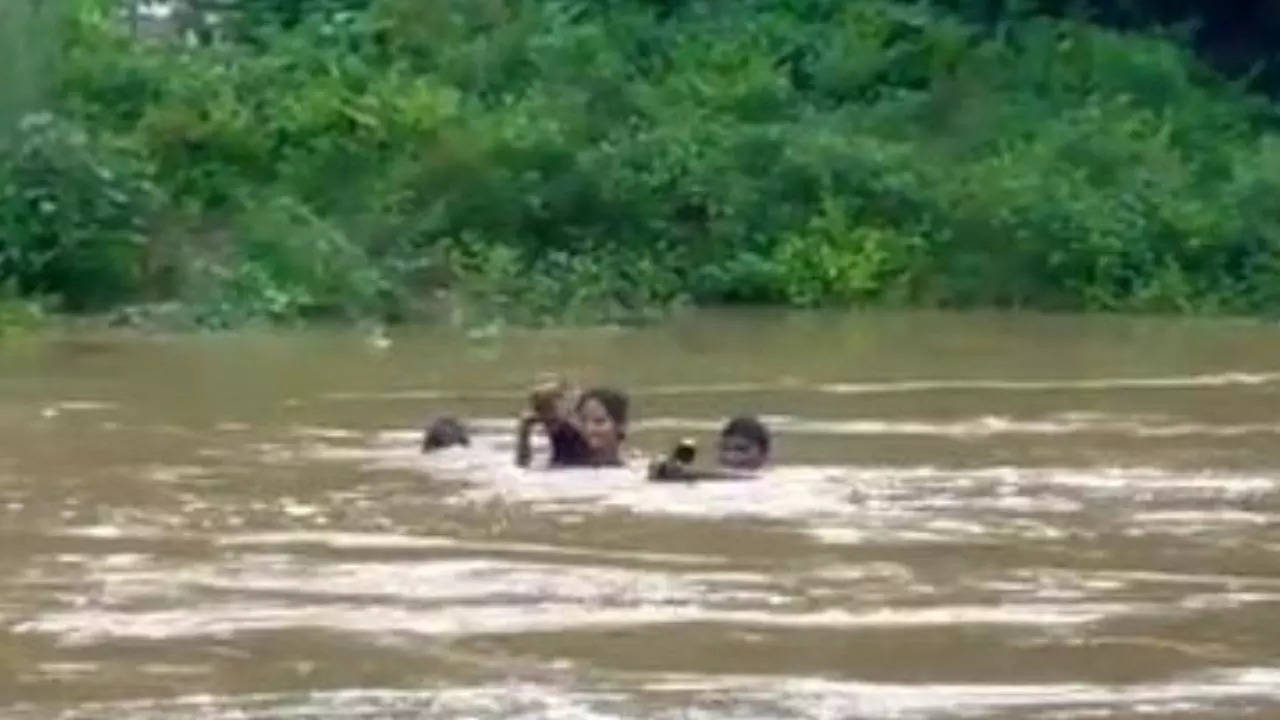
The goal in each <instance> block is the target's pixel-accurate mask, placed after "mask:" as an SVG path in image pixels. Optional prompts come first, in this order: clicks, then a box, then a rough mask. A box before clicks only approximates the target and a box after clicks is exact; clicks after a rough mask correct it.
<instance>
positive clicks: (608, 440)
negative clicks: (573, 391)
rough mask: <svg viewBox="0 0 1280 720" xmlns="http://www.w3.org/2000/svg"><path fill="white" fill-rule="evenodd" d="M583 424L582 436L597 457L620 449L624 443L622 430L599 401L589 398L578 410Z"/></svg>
mask: <svg viewBox="0 0 1280 720" xmlns="http://www.w3.org/2000/svg"><path fill="white" fill-rule="evenodd" d="M578 415H579V420H580V421H581V423H582V435H583V437H584V438H586V440H587V445H588V446H589V447H590V448H591V450H592V451H593V452H595V453H596V455H601V454H607V453H610V452H613V451H616V450H617V449H618V444H619V443H620V442H621V441H622V432H621V428H619V427H618V424H617V423H616V422H614V421H613V418H611V417H609V412H608V411H607V410H605V409H604V405H601V404H600V401H599V400H596V399H595V398H589V399H588V400H586V401H585V402H583V403H582V407H580V408H579V409H578Z"/></svg>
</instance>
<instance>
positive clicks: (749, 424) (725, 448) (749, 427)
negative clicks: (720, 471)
mask: <svg viewBox="0 0 1280 720" xmlns="http://www.w3.org/2000/svg"><path fill="white" fill-rule="evenodd" d="M768 460H769V430H768V429H767V428H765V426H764V423H762V422H760V421H759V420H757V419H755V418H753V417H748V416H742V417H736V418H734V419H732V420H730V421H729V423H728V424H727V425H725V426H724V430H722V431H721V432H720V464H721V465H723V466H725V467H728V468H734V469H739V470H757V469H759V468H760V467H761V466H763V465H764V464H765V462H767V461H768Z"/></svg>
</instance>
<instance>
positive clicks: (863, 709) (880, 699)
mask: <svg viewBox="0 0 1280 720" xmlns="http://www.w3.org/2000/svg"><path fill="white" fill-rule="evenodd" d="M1241 703H1247V704H1249V705H1251V706H1253V707H1254V709H1257V710H1262V711H1265V709H1266V708H1272V709H1280V672H1277V671H1276V670H1275V669H1273V668H1229V669H1227V668H1224V669H1216V670H1208V671H1202V672H1198V673H1193V674H1189V675H1185V676H1181V677H1176V678H1172V679H1170V680H1168V681H1164V682H1149V683H1137V684H1125V685H1095V684H1087V683H1029V684H979V683H974V684H947V683H927V682H922V683H875V682H861V681H856V680H836V679H826V678H812V677H785V676H784V677H778V676H708V675H676V674H653V675H613V676H605V677H604V678H602V679H601V680H600V681H598V682H597V683H596V684H595V685H594V686H582V685H580V684H577V683H574V682H572V681H565V682H562V683H557V684H551V683H545V682H543V683H538V682H528V681H506V682H492V683H480V684H469V685H455V686H451V687H430V688H424V689H413V690H405V689H389V688H359V689H345V690H326V691H314V692H303V693H297V692H294V693H260V694H243V695H231V696H215V695H207V694H202V695H186V696H179V697H174V698H157V699H142V700H126V701H120V702H107V703H85V704H82V705H80V706H79V707H77V708H73V709H69V710H66V711H65V712H63V713H62V714H61V715H59V717H61V718H63V720H81V719H84V718H98V717H112V716H122V717H129V718H136V719H137V720H156V719H159V718H164V719H165V720H168V719H169V718H178V719H185V718H200V719H201V720H232V719H233V718H234V719H235V720H265V719H266V718H272V719H275V718H281V719H286V720H287V719H292V718H311V719H316V718H335V719H336V718H344V719H345V718H382V719H394V720H398V719H407V718H421V717H431V718H441V719H452V718H469V719H483V720H489V719H491V718H503V719H504V720H505V719H508V718H513V719H518V720H534V719H535V718H536V719H538V720H569V719H573V720H605V719H608V720H615V719H620V718H635V717H648V718H654V719H655V720H689V719H693V720H728V719H730V718H732V719H736V720H744V719H745V718H762V717H804V718H812V719H813V720H850V719H851V718H868V719H870V718H877V719H878V718H897V719H898V720H931V719H933V718H975V717H989V716H992V715H996V714H998V715H1000V716H1001V717H1010V716H1012V717H1019V718H1037V719H1047V718H1050V717H1052V718H1056V719H1059V720H1062V719H1066V718H1089V717H1100V716H1101V717H1118V716H1119V717H1131V716H1133V715H1134V714H1135V713H1137V714H1150V713H1159V712H1164V713H1168V714H1185V715H1186V716H1187V717H1192V718H1193V717H1197V716H1199V715H1202V714H1205V713H1208V712H1212V711H1213V710H1214V709H1215V708H1216V709H1218V710H1219V711H1227V710H1231V709H1234V710H1236V711H1237V712H1239V711H1241V710H1242V709H1243V708H1242V707H1241ZM13 710H14V712H12V713H9V714H10V715H11V716H12V717H14V718H17V719H18V720H28V719H29V718H35V717H49V716H50V714H51V713H50V708H47V707H45V708H42V707H39V706H25V707H24V706H17V707H16V708H14V709H13ZM1014 713H1016V714H1014ZM1011 714H1013V715H1011ZM1264 716H1266V715H1261V714H1258V715H1252V717H1264Z"/></svg>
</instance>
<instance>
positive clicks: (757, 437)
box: [720, 415, 769, 455]
mask: <svg viewBox="0 0 1280 720" xmlns="http://www.w3.org/2000/svg"><path fill="white" fill-rule="evenodd" d="M730 435H734V436H737V437H741V438H746V439H748V440H750V441H751V442H752V443H753V444H755V445H756V446H757V447H759V448H760V449H761V450H763V451H764V453H765V454H766V455H768V454H769V429H768V428H766V427H765V426H764V423H762V422H760V421H759V420H757V419H755V418H754V417H751V416H750V415H739V416H738V417H736V418H734V419H732V420H730V421H729V422H728V424H726V425H725V426H724V430H721V431H720V437H728V436H730Z"/></svg>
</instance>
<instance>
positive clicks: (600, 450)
mask: <svg viewBox="0 0 1280 720" xmlns="http://www.w3.org/2000/svg"><path fill="white" fill-rule="evenodd" d="M628 405H629V402H628V400H627V396H626V395H625V394H623V393H622V392H620V391H618V390H614V389H612V388H595V389H592V390H588V391H586V392H584V393H581V394H577V393H576V392H575V391H574V390H573V388H572V387H570V386H569V385H568V384H567V383H565V382H563V381H559V382H555V383H550V384H547V385H544V386H541V387H539V388H537V389H535V390H534V392H533V394H532V395H531V396H530V398H529V406H530V409H529V410H527V411H526V412H525V413H524V414H523V415H522V416H521V418H520V421H519V423H518V425H517V428H516V465H517V466H519V467H529V465H530V463H531V461H532V459H533V443H532V438H531V437H530V436H531V435H532V433H533V428H534V427H535V426H536V425H542V427H543V429H544V430H545V431H546V434H547V441H548V445H549V446H550V449H551V458H550V460H549V462H548V466H549V467H552V468H569V467H605V466H619V465H622V464H623V462H622V456H621V451H622V440H623V438H624V437H625V436H626V426H627V410H628Z"/></svg>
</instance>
